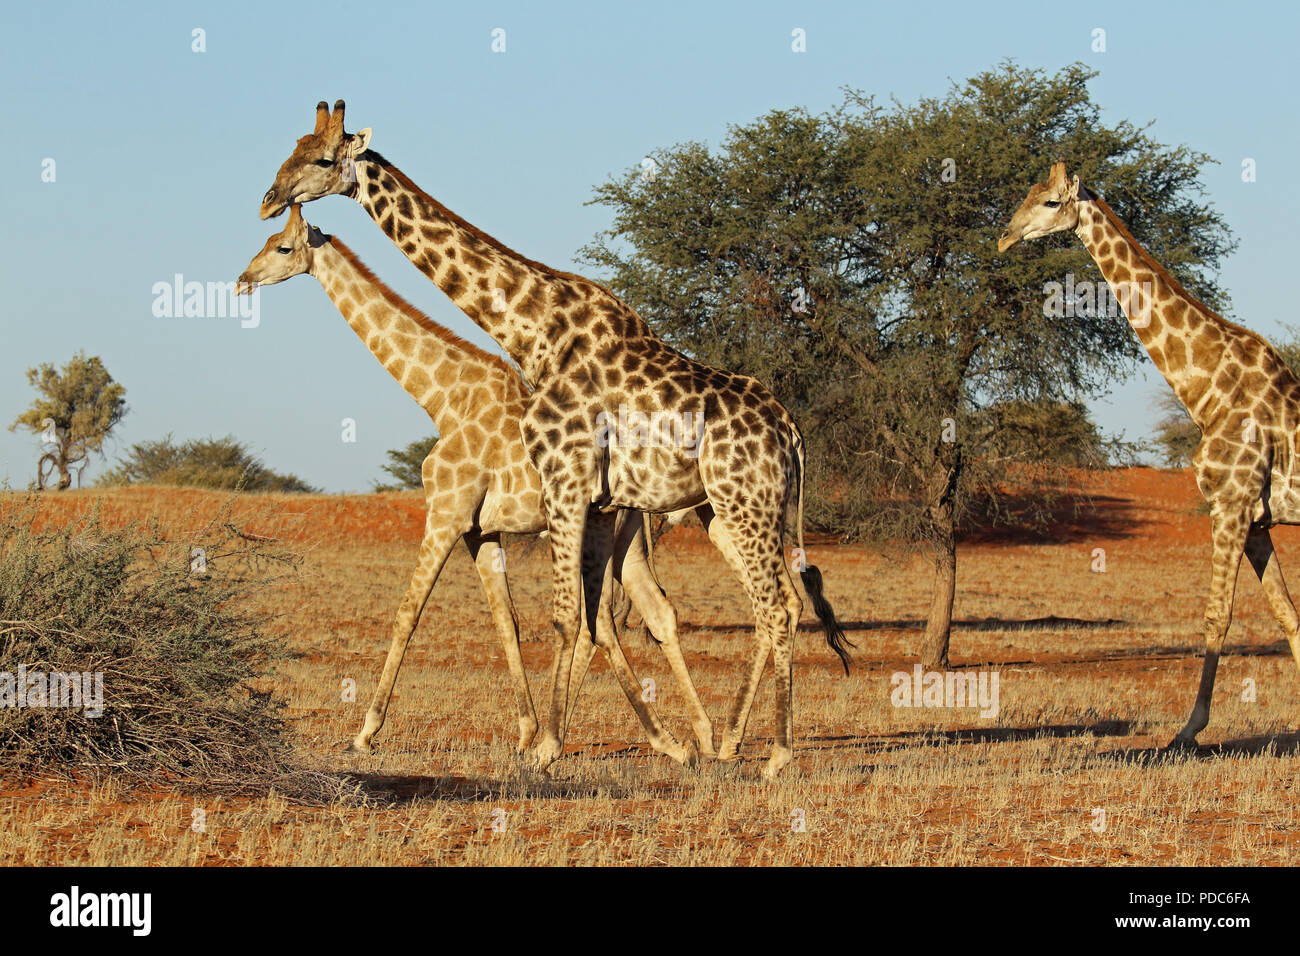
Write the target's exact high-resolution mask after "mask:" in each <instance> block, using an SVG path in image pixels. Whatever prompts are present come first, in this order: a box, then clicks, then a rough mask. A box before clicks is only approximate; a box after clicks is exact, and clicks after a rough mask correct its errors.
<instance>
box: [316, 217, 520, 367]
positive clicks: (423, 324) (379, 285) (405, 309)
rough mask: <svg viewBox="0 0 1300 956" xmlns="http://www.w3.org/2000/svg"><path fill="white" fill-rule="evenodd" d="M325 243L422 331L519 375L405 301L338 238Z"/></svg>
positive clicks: (498, 358) (495, 356)
mask: <svg viewBox="0 0 1300 956" xmlns="http://www.w3.org/2000/svg"><path fill="white" fill-rule="evenodd" d="M325 241H326V242H328V243H329V244H330V245H332V246H333V247H334V248H335V249H337V250H338V251H339V254H340V255H342V256H343V258H344V259H347V260H348V262H350V263H351V264H352V267H353V268H354V269H356V270H357V271H358V272H360V273H361V275H362V277H364V278H365V280H366V281H367V282H369V283H370V284H371V285H372V286H374V287H375V288H376V289H377V290H379V294H380V295H381V296H383V298H384V299H385V301H387V302H388V304H389V305H391V306H393V307H394V308H395V309H397V310H398V311H399V312H401V313H402V314H403V315H405V316H406V317H407V318H409V319H411V320H412V321H413V322H415V323H416V324H417V325H418V326H420V328H422V329H424V330H425V331H426V332H432V333H433V334H434V335H436V336H438V338H440V339H442V340H443V341H444V342H446V343H447V344H448V345H454V346H456V347H457V348H459V349H463V350H465V351H466V352H468V353H469V354H470V355H472V356H473V357H474V358H476V359H480V360H482V361H484V362H487V363H489V364H491V365H494V366H496V367H497V368H499V369H501V370H502V371H504V372H507V373H508V374H511V375H515V374H516V373H515V371H514V369H513V368H512V367H511V366H510V365H509V364H508V363H507V362H506V360H505V359H503V358H502V357H501V356H499V355H493V354H492V353H491V352H488V351H485V350H484V349H481V348H479V347H478V346H477V345H475V344H474V343H473V342H470V341H468V340H467V339H463V338H461V337H460V336H459V335H457V334H456V333H455V332H453V331H452V330H451V329H449V328H446V327H445V326H442V325H439V324H438V323H437V322H435V321H433V319H431V318H429V317H428V316H427V315H425V314H424V313H423V312H421V311H420V310H419V309H417V308H416V307H415V306H413V305H411V303H410V302H407V301H406V300H405V299H403V298H402V297H401V296H400V295H398V294H397V293H396V292H394V291H393V290H392V289H391V288H389V287H388V284H387V283H386V282H384V280H383V279H381V278H379V276H377V275H375V274H374V272H372V271H371V269H370V267H369V266H368V265H366V264H365V263H364V262H362V261H361V259H360V258H359V257H358V256H357V254H356V253H355V252H353V251H352V250H351V249H349V248H348V247H347V246H346V245H345V244H344V243H343V241H342V240H341V239H339V238H338V237H337V236H327V237H326V238H325Z"/></svg>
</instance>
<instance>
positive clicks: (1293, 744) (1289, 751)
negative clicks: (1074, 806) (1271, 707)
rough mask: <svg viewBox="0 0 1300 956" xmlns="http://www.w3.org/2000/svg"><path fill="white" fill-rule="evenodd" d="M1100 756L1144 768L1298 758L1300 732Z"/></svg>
mask: <svg viewBox="0 0 1300 956" xmlns="http://www.w3.org/2000/svg"><path fill="white" fill-rule="evenodd" d="M1097 756H1098V758H1100V759H1103V760H1107V761H1111V762H1116V763H1131V764H1139V765H1142V766H1156V765H1159V764H1172V763H1176V762H1178V761H1182V760H1186V761H1192V760H1196V761H1201V760H1216V759H1221V758H1228V759H1231V758H1233V757H1297V756H1300V732H1297V731H1293V732H1289V733H1281V734H1259V735H1256V736H1252V737H1238V738H1237V739H1235V740H1225V741H1222V742H1221V743H1217V744H1204V745H1197V746H1196V747H1189V748H1184V749H1178V750H1168V749H1166V748H1164V747H1133V748H1128V749H1119V750H1109V751H1106V752H1104V753H1100V754H1098V755H1097Z"/></svg>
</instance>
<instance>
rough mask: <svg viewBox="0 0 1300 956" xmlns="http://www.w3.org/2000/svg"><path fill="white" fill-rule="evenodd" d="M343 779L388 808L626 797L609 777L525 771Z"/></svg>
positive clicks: (360, 775) (369, 775) (373, 775)
mask: <svg viewBox="0 0 1300 956" xmlns="http://www.w3.org/2000/svg"><path fill="white" fill-rule="evenodd" d="M347 778H348V779H349V780H350V781H351V782H353V783H355V784H357V785H359V787H360V790H361V793H362V794H363V795H364V796H365V797H367V798H369V799H372V800H374V801H376V802H377V803H380V804H385V805H389V806H400V805H405V804H410V803H416V802H419V801H421V800H437V801H440V802H444V803H493V802H496V801H499V800H521V799H524V798H528V797H536V798H541V799H563V800H577V799H583V798H588V797H597V796H600V797H609V798H612V799H621V798H623V797H626V796H627V795H628V791H627V788H626V787H625V786H624V785H623V784H622V783H620V782H617V781H614V780H612V779H609V778H602V779H598V780H553V779H551V778H549V777H543V776H541V775H539V774H534V773H529V772H521V773H516V774H513V775H510V776H500V777H491V776H481V777H479V776H468V777H463V776H457V775H454V774H444V775H428V776H426V775H422V774H384V773H365V772H353V773H349V774H348V775H347Z"/></svg>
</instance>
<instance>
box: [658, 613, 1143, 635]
mask: <svg viewBox="0 0 1300 956" xmlns="http://www.w3.org/2000/svg"><path fill="white" fill-rule="evenodd" d="M925 624H926V622H925V621H924V620H923V619H921V618H905V619H898V620H892V621H840V626H841V627H843V628H844V630H845V631H919V630H923V629H924V628H925ZM1135 626H1138V624H1137V623H1136V622H1134V621H1123V620H1120V619H1118V618H1105V619H1101V620H1090V619H1088V618H1077V617H1056V616H1054V615H1053V616H1049V617H1034V618H1028V619H1024V620H1013V619H1008V618H999V617H982V618H963V619H958V620H954V621H953V622H952V629H953V630H954V631H1089V630H1121V629H1124V628H1132V627H1135ZM680 627H681V631H682V633H684V634H686V633H690V632H692V631H709V632H722V631H744V630H752V629H753V627H754V624H753V622H752V621H750V622H747V623H743V624H742V623H736V624H691V623H684V624H682V625H680ZM799 630H800V631H816V632H820V631H821V630H822V625H821V624H819V623H817V622H816V621H800V622H799Z"/></svg>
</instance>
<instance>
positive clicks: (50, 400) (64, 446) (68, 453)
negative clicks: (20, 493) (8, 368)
mask: <svg viewBox="0 0 1300 956" xmlns="http://www.w3.org/2000/svg"><path fill="white" fill-rule="evenodd" d="M27 383H28V384H29V385H31V386H32V387H33V388H35V389H36V391H37V393H38V397H37V398H36V400H35V401H33V402H32V404H31V406H30V407H29V408H28V409H27V410H26V411H25V412H23V413H22V414H21V415H19V416H18V417H17V418H16V419H14V422H13V424H12V425H10V426H9V430H10V431H16V430H17V429H19V428H26V429H28V430H29V431H31V432H33V433H34V434H37V435H40V436H41V448H42V454H41V457H40V461H39V463H38V464H37V466H36V487H37V488H38V489H40V490H42V491H43V490H44V489H45V487H46V483H47V482H48V481H49V479H50V478H51V477H53V474H54V472H55V471H57V472H58V473H59V480H58V485H57V487H58V489H59V490H60V491H62V490H64V489H66V488H69V487H71V486H72V469H73V468H74V467H76V466H78V465H80V468H78V474H80V471H81V469H83V468H85V466H86V463H87V459H88V458H89V456H90V453H91V452H99V453H100V454H101V455H102V454H103V450H104V441H105V440H106V439H107V438H108V436H109V433H110V432H111V431H112V430H113V428H114V427H115V426H116V425H117V423H118V422H120V421H121V420H122V417H123V416H124V415H125V414H126V412H127V407H126V398H125V396H126V389H125V388H124V387H123V386H122V385H120V384H118V383H117V382H115V381H113V376H111V375H109V374H108V370H107V369H106V368H104V363H103V362H102V361H101V360H100V359H99V357H98V356H90V357H87V356H86V354H85V353H84V352H78V353H77V354H76V355H74V356H73V357H72V358H71V359H70V360H69V361H68V363H67V364H66V365H64V366H63V368H62V369H61V370H59V369H55V367H54V366H53V365H50V364H48V363H46V364H41V365H39V366H37V367H36V368H29V369H28V370H27Z"/></svg>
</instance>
